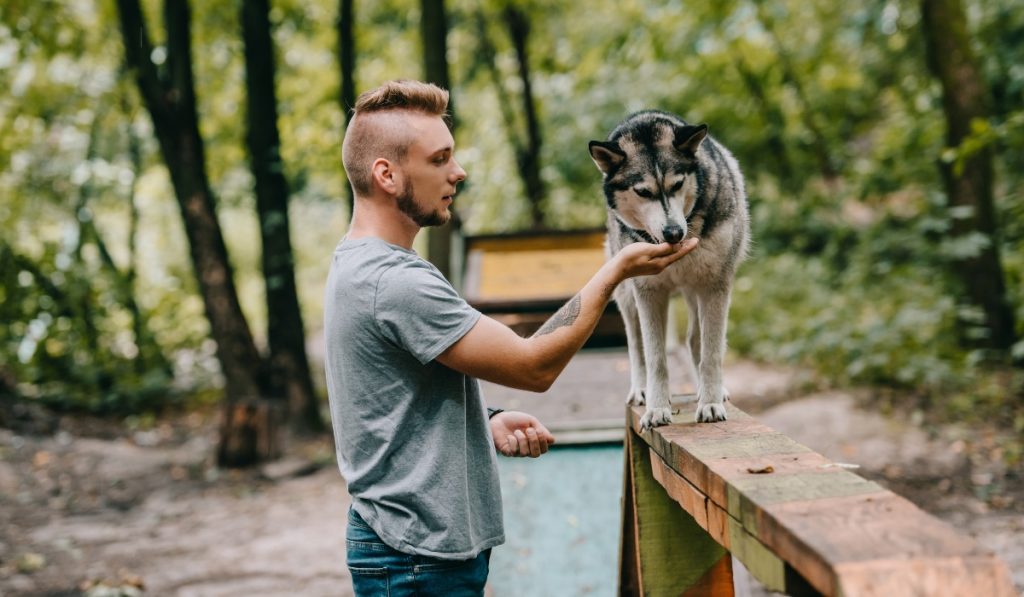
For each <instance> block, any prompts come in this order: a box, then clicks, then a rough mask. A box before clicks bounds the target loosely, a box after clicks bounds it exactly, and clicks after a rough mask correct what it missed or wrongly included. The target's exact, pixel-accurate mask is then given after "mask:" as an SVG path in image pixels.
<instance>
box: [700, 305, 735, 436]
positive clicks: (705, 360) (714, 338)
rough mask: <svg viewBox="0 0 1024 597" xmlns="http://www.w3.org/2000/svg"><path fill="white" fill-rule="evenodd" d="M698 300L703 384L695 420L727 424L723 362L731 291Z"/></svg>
mask: <svg viewBox="0 0 1024 597" xmlns="http://www.w3.org/2000/svg"><path fill="white" fill-rule="evenodd" d="M697 300H698V301H699V303H700V306H699V310H700V364H699V365H698V370H699V375H700V380H699V382H698V385H697V412H696V414H695V416H694V418H695V419H696V421H697V422H698V423H710V422H714V421H724V420H725V419H726V416H725V401H726V400H728V399H729V394H728V392H726V390H725V386H724V385H723V384H722V360H723V359H724V358H725V333H726V322H727V321H728V318H729V290H725V291H717V292H707V293H702V294H701V295H700V296H699V297H698V298H697Z"/></svg>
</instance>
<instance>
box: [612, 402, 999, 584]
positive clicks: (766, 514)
mask: <svg viewBox="0 0 1024 597" xmlns="http://www.w3.org/2000/svg"><path fill="white" fill-rule="evenodd" d="M689 400H690V402H689V403H686V402H685V401H684V403H682V404H678V403H675V401H674V406H673V408H674V411H675V410H678V414H674V415H673V419H672V421H673V422H672V424H671V425H666V426H663V427H657V428H655V429H653V430H650V431H647V432H644V433H641V432H640V418H641V417H642V416H643V411H644V408H643V407H642V406H641V407H629V408H627V415H626V416H627V425H626V426H627V433H626V459H625V460H626V464H625V479H624V489H625V491H624V497H623V518H622V525H623V532H622V543H621V545H620V581H619V582H620V586H619V594H621V595H650V596H662V595H687V596H691V595H715V596H730V595H733V594H734V585H733V576H732V556H735V557H736V559H738V560H739V561H740V562H742V563H743V565H744V566H745V567H746V568H747V569H748V570H749V571H750V573H751V574H752V575H753V576H754V577H755V578H757V579H758V580H759V581H761V582H762V583H763V584H764V585H765V586H766V587H767V588H768V589H770V590H772V591H779V592H785V593H788V594H790V595H835V596H840V595H841V596H843V597H861V596H864V597H868V596H870V597H875V596H877V597H912V596H920V597H926V596H927V597H931V596H943V597H955V596H968V597H982V596H984V597H1012V596H1014V595H1016V594H1017V593H1016V591H1015V590H1014V587H1013V583H1012V582H1011V580H1010V574H1009V571H1008V569H1007V567H1006V565H1005V564H1004V563H1003V562H1002V561H1001V560H1000V559H999V558H998V557H996V556H995V555H994V554H993V553H991V552H989V551H987V550H985V549H983V548H981V547H980V546H979V545H978V544H977V543H975V541H974V540H973V539H971V538H969V537H966V536H964V535H963V534H962V533H960V532H958V531H957V530H956V529H954V528H953V527H951V526H950V525H948V524H946V523H944V522H942V521H940V520H938V519H937V518H935V517H933V516H931V515H929V514H927V513H926V512H924V511H922V510H921V509H919V508H918V507H917V506H915V505H914V504H912V503H911V502H909V501H908V500H906V499H904V498H902V497H900V496H898V495H896V494H894V493H892V492H891V491H888V490H886V489H884V488H882V487H881V486H880V485H878V484H876V483H874V482H871V481H868V480H867V479H864V478H863V477H860V476H858V475H856V474H854V473H852V472H850V471H849V470H846V469H845V468H844V467H843V466H841V465H838V464H836V463H834V462H831V461H829V460H828V459H826V458H825V457H824V456H822V455H820V454H817V453H815V452H814V451H812V450H810V449H809V448H807V447H805V446H803V445H801V444H799V443H797V442H796V441H794V440H792V439H790V438H789V437H787V436H785V435H783V434H781V433H778V432H777V431H775V430H773V429H771V428H769V427H767V426H765V425H762V424H761V423H759V422H757V421H756V420H755V419H754V418H752V417H750V416H749V415H747V414H745V413H743V412H742V411H740V410H739V409H737V408H736V407H734V406H732V405H731V404H727V410H728V414H729V420H728V421H724V422H720V423H701V424H697V423H693V422H692V420H693V409H694V403H693V400H694V398H693V397H689Z"/></svg>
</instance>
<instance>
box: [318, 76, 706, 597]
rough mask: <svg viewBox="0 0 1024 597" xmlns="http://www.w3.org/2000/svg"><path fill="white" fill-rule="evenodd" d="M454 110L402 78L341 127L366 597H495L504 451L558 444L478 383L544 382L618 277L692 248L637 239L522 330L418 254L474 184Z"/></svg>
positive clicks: (345, 380)
mask: <svg viewBox="0 0 1024 597" xmlns="http://www.w3.org/2000/svg"><path fill="white" fill-rule="evenodd" d="M447 105H448V92H447V91H444V90H442V89H440V88H438V87H435V86H433V85H429V84H425V83H419V82H413V81H394V82H390V83H387V84H385V85H383V86H381V87H379V88H378V89H375V90H373V91H370V92H367V93H364V94H363V95H361V96H360V97H359V99H358V100H357V102H356V106H355V109H354V115H353V118H352V120H351V122H350V124H349V127H348V130H347V131H346V132H345V141H344V147H343V160H344V163H345V171H346V172H347V174H348V178H349V181H350V183H351V184H352V187H353V190H354V192H355V197H356V199H355V210H354V213H353V216H352V222H351V224H350V226H349V230H348V234H347V235H346V236H345V238H343V239H342V241H341V242H340V243H339V244H338V247H337V248H336V250H335V253H334V256H333V262H332V266H331V272H330V274H329V276H328V280H327V291H326V300H325V333H326V342H327V359H326V370H327V381H328V391H329V396H330V403H331V418H332V421H333V425H334V435H335V442H336V447H337V454H338V464H339V468H340V469H341V473H342V475H343V476H344V477H345V480H346V481H347V482H348V489H349V493H350V494H351V496H352V508H351V510H350V511H349V526H348V534H347V539H348V541H347V555H348V566H349V570H350V572H351V573H352V582H353V586H354V588H355V591H356V594H357V595H383V594H390V595H412V594H416V595H444V596H456V595H482V594H483V587H484V583H485V582H486V579H487V572H488V568H487V566H488V558H489V554H490V549H491V548H492V547H494V546H495V545H499V544H501V543H502V542H504V530H503V526H502V510H501V495H500V487H499V484H498V475H497V461H496V457H495V448H496V449H497V450H498V451H500V452H502V453H503V454H505V455H508V456H513V455H529V456H533V457H537V456H540V455H541V454H543V453H544V452H546V451H547V448H548V445H549V444H551V443H552V442H553V441H554V438H553V437H552V436H551V434H550V433H549V432H548V430H547V429H545V428H544V426H543V425H541V424H540V422H539V421H537V420H536V419H535V418H534V417H532V416H530V415H527V414H525V413H514V412H497V414H494V416H492V417H490V419H488V413H487V410H486V407H485V405H484V403H483V400H482V398H481V396H480V389H479V384H478V383H477V379H485V380H488V381H492V382H495V383H499V384H503V385H506V386H511V387H514V388H521V389H527V390H533V391H538V392H542V391H544V390H546V389H547V388H548V387H550V385H551V384H552V382H554V380H555V378H556V377H558V375H559V374H560V373H561V371H562V370H563V369H564V368H565V366H566V364H568V362H569V359H570V358H571V357H572V356H573V355H574V354H575V353H576V352H577V351H578V350H579V349H580V347H581V346H582V345H583V343H584V342H585V341H586V339H587V338H588V337H589V336H590V334H591V333H592V332H593V330H594V327H595V326H596V325H597V322H598V319H599V318H600V316H601V314H602V312H603V311H604V308H605V305H606V304H607V303H608V301H609V300H610V297H611V293H612V290H613V289H614V288H615V286H616V285H617V284H618V283H619V282H621V281H622V280H624V279H626V278H629V277H633V276H640V275H650V274H656V273H658V272H660V271H661V270H663V269H664V268H665V267H666V266H668V265H669V264H671V263H673V262H674V261H676V260H677V259H679V258H680V257H682V256H683V255H684V254H685V253H687V252H689V251H690V250H692V249H693V247H694V246H695V245H696V242H695V241H693V242H690V243H688V244H684V245H681V246H675V247H674V246H671V245H668V244H662V245H652V244H634V245H630V246H629V247H627V248H626V249H624V250H623V251H621V252H620V253H619V254H618V255H616V256H615V257H614V258H613V259H612V260H611V261H609V262H608V263H606V264H605V265H604V266H603V267H602V268H601V269H600V270H599V271H598V272H597V274H595V275H594V277H593V278H592V279H591V280H590V281H589V282H588V283H587V285H586V286H584V288H583V289H582V290H581V291H580V292H579V294H577V295H576V296H575V297H573V298H572V299H571V300H570V301H569V302H568V303H566V305H565V306H564V307H562V309H561V310H559V312H558V313H556V314H555V315H554V316H553V317H552V318H551V320H550V321H548V322H547V323H546V324H545V325H544V326H543V327H542V328H541V329H540V330H539V331H538V332H537V333H536V334H535V335H534V336H533V337H531V338H521V337H519V336H518V335H516V334H515V333H514V332H513V331H512V330H510V329H509V328H508V327H506V326H504V325H503V324H501V323H499V322H497V321H495V320H493V319H491V318H489V317H487V316H484V315H482V314H481V313H480V312H479V311H477V310H475V309H473V308H472V307H470V306H469V305H468V304H467V303H466V302H465V301H464V300H463V299H462V298H461V297H459V296H458V294H457V293H456V292H455V290H454V289H453V288H452V286H451V284H449V283H448V281H447V280H445V279H444V277H443V276H442V275H441V274H440V272H439V271H438V270H437V269H436V268H435V267H434V266H432V265H431V264H429V263H427V262H426V261H424V260H423V259H421V258H420V257H419V256H417V255H416V253H415V252H413V250H412V245H413V240H414V239H415V237H416V234H417V233H418V232H419V231H420V229H421V228H423V227H425V226H436V225H440V224H443V223H445V222H447V221H448V219H449V218H450V217H451V213H450V212H449V206H450V205H451V204H452V202H453V200H454V197H455V192H456V187H457V186H458V184H459V183H460V182H462V181H463V180H464V179H465V178H466V172H465V171H464V170H463V169H462V167H461V166H460V165H459V163H458V162H457V161H456V160H455V146H454V140H453V139H452V135H451V132H450V131H449V129H448V126H447V124H446V114H445V111H446V110H447Z"/></svg>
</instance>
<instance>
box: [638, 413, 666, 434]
mask: <svg viewBox="0 0 1024 597" xmlns="http://www.w3.org/2000/svg"><path fill="white" fill-rule="evenodd" d="M671 422H672V409H671V408H649V409H647V412H645V413H644V416H643V417H641V418H640V431H647V430H648V429H651V428H652V427H660V426H661V425H668V424H669V423H671Z"/></svg>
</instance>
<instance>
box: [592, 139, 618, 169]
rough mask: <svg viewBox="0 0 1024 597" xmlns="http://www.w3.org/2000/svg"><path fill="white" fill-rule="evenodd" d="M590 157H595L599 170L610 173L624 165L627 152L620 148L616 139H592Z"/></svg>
mask: <svg viewBox="0 0 1024 597" xmlns="http://www.w3.org/2000/svg"><path fill="white" fill-rule="evenodd" d="M590 157H592V158H594V163H595V164H597V169H598V170H600V171H601V172H603V173H605V174H608V173H609V172H611V171H612V170H614V169H615V168H618V167H619V166H621V165H622V162H623V161H624V160H625V159H626V153H625V152H624V151H622V150H621V149H619V145H618V144H617V143H615V142H614V141H607V142H605V141H591V142H590Z"/></svg>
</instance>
